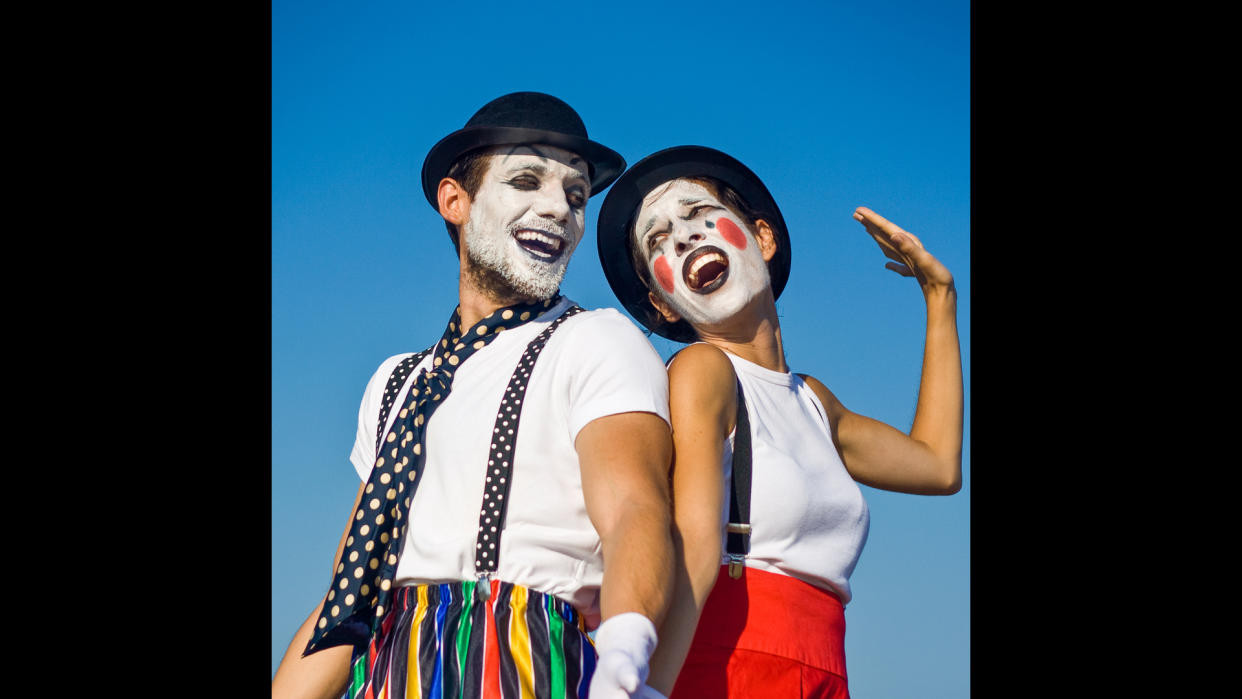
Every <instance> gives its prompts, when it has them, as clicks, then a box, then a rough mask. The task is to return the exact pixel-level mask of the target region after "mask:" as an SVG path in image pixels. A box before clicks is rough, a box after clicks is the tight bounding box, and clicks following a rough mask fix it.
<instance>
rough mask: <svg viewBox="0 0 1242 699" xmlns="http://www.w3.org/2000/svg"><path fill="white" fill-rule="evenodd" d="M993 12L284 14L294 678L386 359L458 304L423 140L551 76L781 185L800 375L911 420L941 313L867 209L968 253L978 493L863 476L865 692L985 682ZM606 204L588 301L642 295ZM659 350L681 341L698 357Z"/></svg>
mask: <svg viewBox="0 0 1242 699" xmlns="http://www.w3.org/2000/svg"><path fill="white" fill-rule="evenodd" d="M969 14H970V6H969V3H967V2H956V1H950V2H897V1H890V0H880V1H874V2H868V3H838V2H767V3H742V2H712V3H675V4H672V5H670V6H667V7H666V6H664V3H658V2H648V1H647V0H641V1H638V2H624V3H610V4H602V3H569V2H556V3H530V4H513V3H503V4H502V3H491V2H476V3H471V4H469V5H467V4H466V3H455V4H454V3H427V4H419V3H408V2H405V3H401V2H386V1H381V2H372V3H365V4H364V3H344V2H305V1H303V2H296V3H292V2H284V1H283V0H282V1H278V2H275V3H273V5H272V64H271V69H272V399H271V400H272V467H271V468H272V471H271V475H272V552H273V554H272V671H273V672H274V671H275V668H276V665H277V664H278V662H279V660H280V656H281V655H282V654H283V652H284V649H285V647H286V645H287V644H288V641H289V639H290V637H291V636H292V634H293V632H294V630H295V629H296V628H297V626H298V624H299V623H300V622H301V621H302V620H303V619H304V618H305V616H306V615H307V614H308V613H309V612H310V610H311V608H312V607H313V606H314V605H315V604H316V603H317V601H318V599H319V598H320V596H321V595H322V594H323V593H324V591H325V590H326V585H327V584H328V579H329V575H330V571H331V568H332V566H333V564H334V561H333V560H332V555H333V552H334V550H335V547H336V543H337V540H338V538H339V536H340V532H341V530H342V528H343V527H344V525H345V522H346V519H347V518H348V516H349V514H350V513H349V507H350V504H351V503H352V499H353V494H354V492H355V491H356V489H357V485H358V481H357V475H356V474H355V473H354V471H353V468H352V467H351V466H350V464H349V461H348V455H349V451H350V448H351V446H352V444H353V437H354V431H355V429H356V420H357V410H358V401H359V399H360V398H361V396H362V389H363V387H364V385H365V383H366V381H367V379H368V378H369V377H370V375H371V373H372V372H374V370H375V368H376V367H377V366H378V365H379V363H380V362H381V361H382V360H383V359H384V358H385V357H388V356H390V355H392V354H396V353H398V352H403V351H414V350H418V349H422V348H424V347H426V346H428V345H430V344H431V343H432V342H434V341H435V340H436V339H437V338H438V337H439V334H440V332H441V331H442V329H443V326H444V323H445V322H446V320H447V318H448V316H449V314H450V313H451V312H452V310H453V307H454V305H455V303H456V289H457V267H456V261H455V258H454V255H453V250H452V246H451V244H450V243H449V241H448V237H447V235H446V234H445V232H444V226H443V223H442V220H441V219H440V218H439V216H438V215H437V214H436V213H435V212H434V211H433V210H432V209H431V207H430V206H428V204H427V202H426V201H425V200H424V199H423V196H422V193H421V191H420V186H419V170H420V168H421V166H422V160H423V157H424V156H425V155H426V153H427V150H428V149H429V148H430V147H431V146H432V145H433V144H434V143H435V142H436V141H438V140H439V139H440V138H441V137H443V136H444V135H446V134H448V133H449V132H450V131H453V130H455V129H457V128H459V127H461V126H462V125H463V124H464V123H465V121H466V119H468V118H469V117H470V115H471V114H473V113H474V111H475V110H477V109H478V108H479V107H481V106H482V105H483V104H484V103H486V102H487V101H489V100H491V99H493V98H495V97H497V96H499V95H501V94H504V93H507V92H513V91H517V90H538V91H542V92H548V93H551V94H553V95H556V96H558V97H560V98H562V99H564V100H566V101H567V102H569V104H571V105H572V106H573V107H574V108H575V109H576V110H577V111H578V113H579V114H580V115H582V117H583V120H584V121H585V122H586V125H587V129H588V131H589V133H590V135H591V137H592V138H593V139H595V140H598V141H600V142H602V143H604V144H605V145H607V146H609V147H611V148H613V149H614V150H617V151H618V152H620V153H621V154H622V155H623V156H624V157H625V158H626V160H627V161H628V162H630V163H634V162H637V161H638V160H639V159H640V158H642V157H643V156H646V155H648V154H650V153H652V152H654V151H656V150H659V149H661V148H665V147H668V146H673V145H682V144H699V145H707V146H711V147H714V148H719V149H721V150H723V151H725V152H727V153H730V154H732V155H734V156H735V157H737V158H739V159H740V160H742V161H743V162H744V163H746V164H747V165H748V166H750V167H751V169H753V170H754V171H755V172H756V173H758V174H759V176H760V177H762V178H763V179H764V181H765V183H766V184H767V186H768V188H769V189H770V190H771V191H772V193H773V195H774V196H775V197H776V200H777V202H778V203H779V204H780V207H781V210H782V212H783V214H784V216H785V220H786V221H787V223H788V225H789V229H790V236H791V239H792V249H793V267H792V271H791V276H790V281H789V285H788V286H787V288H786V289H785V292H784V294H783V296H782V297H781V299H780V301H779V302H778V304H777V307H778V311H779V312H780V314H781V324H782V330H783V333H784V339H785V347H786V354H787V358H788V361H789V364H790V366H791V367H792V368H793V369H794V371H798V372H800V373H808V374H811V375H813V376H815V377H817V378H819V379H820V380H822V381H823V382H824V383H825V384H827V385H828V387H829V388H830V389H832V390H833V392H834V393H836V395H837V396H838V397H839V398H840V399H841V400H842V401H843V402H844V403H845V405H846V406H847V407H849V408H850V409H852V410H854V411H855V412H859V413H862V414H864V415H868V416H870V417H874V418H876V419H879V420H883V421H884V422H887V423H889V424H891V425H894V426H896V427H898V428H900V429H909V426H910V421H911V419H912V418H913V415H914V405H915V400H916V398H917V388H918V379H919V369H920V363H921V361H922V350H923V333H924V323H925V311H924V306H923V301H922V295H921V294H920V293H919V290H918V287H917V284H916V283H915V282H914V281H913V280H910V279H906V278H903V277H899V276H897V275H896V274H894V273H892V272H890V271H888V270H886V269H885V268H884V263H885V262H886V261H887V258H885V257H884V256H883V255H882V254H881V253H880V251H879V249H878V248H877V247H876V246H875V243H874V242H873V241H872V240H871V239H870V237H869V236H867V235H866V234H865V233H864V232H863V230H862V227H861V226H859V225H858V224H857V223H856V222H855V221H853V219H852V218H851V217H850V215H851V212H852V211H853V209H854V208H855V207H856V206H859V205H865V206H869V207H871V208H872V209H874V210H875V211H877V212H878V213H880V214H881V215H883V216H886V217H887V218H889V219H890V220H892V221H894V222H896V223H898V224H899V225H901V226H903V227H905V228H906V229H908V230H910V231H911V232H913V233H915V234H916V235H918V236H919V237H920V238H921V240H922V241H923V243H924V245H925V246H926V247H927V248H928V249H929V250H930V251H931V252H932V253H933V254H935V255H936V256H937V257H939V258H940V259H941V260H942V261H943V262H945V264H946V265H947V266H948V267H949V269H950V270H952V272H953V273H954V276H955V277H956V280H957V287H958V292H959V305H958V323H959V333H960V337H961V343H962V358H963V368H964V370H965V378H966V389H967V401H966V435H965V436H966V446H965V449H964V453H963V471H964V476H965V478H964V486H963V488H962V491H961V492H960V493H958V494H957V495H953V496H951V497H947V498H943V497H937V498H933V497H919V496H913V495H902V494H896V493H886V492H882V491H878V490H875V489H871V488H867V487H865V486H863V493H864V495H865V497H866V498H867V501H868V503H869V505H870V507H871V532H870V537H869V539H868V542H867V546H866V548H865V549H864V551H863V554H862V557H861V559H860V561H859V564H858V567H857V569H856V570H855V573H854V576H853V579H852V585H853V588H854V595H855V596H854V601H853V602H851V603H850V605H849V606H848V607H847V609H846V621H847V625H848V631H847V633H846V658H847V662H848V665H849V672H850V686H851V690H852V692H853V694H854V695H855V696H859V697H867V698H868V699H885V698H888V697H892V698H900V697H922V698H928V697H965V696H968V695H969V692H970V679H969V672H970V664H969V654H970V640H971V639H970V553H971V552H970V498H971V494H970V493H971V463H970V410H971V403H970V399H969V391H970V22H969ZM602 199H603V197H602V196H600V197H595V198H592V199H591V203H590V205H589V206H588V208H587V232H586V238H585V239H584V240H583V242H582V244H581V245H580V247H579V248H578V252H577V254H576V255H575V257H574V260H573V262H572V263H571V264H570V267H569V273H568V275H567V277H566V279H565V282H564V284H563V285H562V290H563V291H565V292H566V294H567V295H569V296H570V297H571V298H573V299H574V300H576V301H577V302H579V303H580V304H581V305H583V306H585V307H588V308H598V307H604V306H616V305H617V304H616V302H615V299H614V297H613V295H612V292H611V290H610V289H609V288H608V285H607V283H606V282H605V281H604V278H603V273H602V271H601V270H600V267H599V261H598V257H597V256H596V253H595V218H596V216H597V215H598V212H599V205H600V203H601V201H602ZM652 339H653V345H654V346H655V348H656V350H657V351H659V352H660V354H661V355H662V356H665V357H667V356H668V355H670V354H671V353H672V352H673V351H675V350H676V349H677V348H678V347H679V345H677V344H675V343H672V342H669V341H666V340H663V339H661V338H659V337H658V336H655V337H653V338H652Z"/></svg>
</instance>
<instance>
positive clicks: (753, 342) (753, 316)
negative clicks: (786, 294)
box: [695, 290, 789, 373]
mask: <svg viewBox="0 0 1242 699" xmlns="http://www.w3.org/2000/svg"><path fill="white" fill-rule="evenodd" d="M695 331H696V332H698V335H699V340H701V341H703V342H706V343H708V344H710V345H714V346H716V347H719V348H720V349H722V350H725V351H726V352H729V353H730V354H734V355H737V356H738V357H741V358H742V359H745V360H746V361H748V362H751V363H753V364H758V365H759V366H761V367H763V368H764V369H770V370H772V371H779V372H781V373H788V372H789V367H788V366H787V365H786V364H785V346H784V344H782V342H781V324H780V320H779V319H778V318H777V317H776V301H775V300H774V299H773V298H772V294H771V291H770V290H769V291H768V293H766V294H763V295H761V296H759V297H757V298H756V299H755V303H753V304H751V305H750V306H749V307H748V308H746V309H744V310H743V311H742V312H740V313H738V314H737V315H735V316H733V317H732V318H730V319H729V322H727V323H725V324H722V325H720V326H716V327H711V328H708V327H696V328H695Z"/></svg>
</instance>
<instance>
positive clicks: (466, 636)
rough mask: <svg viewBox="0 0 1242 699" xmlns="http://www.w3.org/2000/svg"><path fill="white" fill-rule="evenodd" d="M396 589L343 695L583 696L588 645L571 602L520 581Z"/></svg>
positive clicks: (415, 698) (457, 698)
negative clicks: (486, 593) (483, 593)
mask: <svg viewBox="0 0 1242 699" xmlns="http://www.w3.org/2000/svg"><path fill="white" fill-rule="evenodd" d="M477 584H479V583H476V582H475V581H473V580H468V581H465V582H457V583H447V584H440V585H418V586H410V587H401V588H399V589H398V590H397V591H396V592H395V593H394V595H393V600H392V604H393V609H392V611H391V612H389V613H388V615H387V616H386V617H385V618H384V622H383V624H382V626H381V627H380V632H379V633H378V634H376V636H374V637H372V639H371V643H370V646H369V647H368V648H367V652H366V654H365V655H363V656H360V657H359V658H356V659H355V666H354V675H353V683H352V684H351V686H350V691H349V694H348V697H349V699H585V697H586V695H587V689H588V687H590V684H591V675H592V673H593V672H594V670H595V647H594V644H593V643H592V641H591V639H590V638H589V637H588V636H587V633H586V628H585V623H584V621H583V620H582V617H581V616H580V615H579V614H578V612H577V611H576V610H574V608H573V607H572V606H570V605H569V604H568V603H567V602H564V601H562V600H560V599H557V598H556V597H553V596H551V595H545V594H543V593H541V592H535V591H534V590H529V589H527V588H525V587H523V586H521V585H514V584H512V583H507V582H501V581H499V580H492V581H490V586H491V596H490V597H488V598H487V599H486V600H480V599H479V598H478V596H477V595H476V593H475V587H476V585H477Z"/></svg>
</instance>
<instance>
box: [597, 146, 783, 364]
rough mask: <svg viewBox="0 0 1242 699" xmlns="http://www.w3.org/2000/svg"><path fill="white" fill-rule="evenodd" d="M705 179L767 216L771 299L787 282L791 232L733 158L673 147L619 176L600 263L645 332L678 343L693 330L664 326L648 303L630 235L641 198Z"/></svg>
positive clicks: (600, 229)
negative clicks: (771, 238) (771, 243)
mask: <svg viewBox="0 0 1242 699" xmlns="http://www.w3.org/2000/svg"><path fill="white" fill-rule="evenodd" d="M702 175H706V176H709V177H714V178H716V179H718V180H720V181H722V182H724V183H725V184H727V185H729V186H730V187H732V188H733V189H735V190H736V191H737V192H738V194H741V195H742V198H743V199H745V200H746V202H747V203H748V204H750V206H751V207H752V208H754V209H756V210H759V211H765V212H767V213H768V214H769V215H770V216H771V218H773V219H774V220H771V221H768V224H769V225H771V226H772V230H773V231H774V232H775V234H776V242H777V246H776V255H775V256H774V257H773V258H772V260H771V261H770V262H769V263H768V271H769V275H770V278H771V281H772V296H773V297H774V298H780V296H781V292H782V291H784V290H785V283H786V282H787V281H789V267H790V264H791V261H792V259H793V258H792V256H791V254H790V249H789V231H788V230H787V229H786V227H785V219H784V217H783V216H781V211H780V207H778V206H777V205H776V200H775V199H773V198H772V194H771V193H770V192H769V191H768V188H767V187H765V186H764V184H763V181H762V180H760V179H759V177H758V175H756V174H755V173H754V172H751V170H750V168H748V167H746V166H745V165H743V164H742V163H741V162H739V161H738V160H737V159H736V158H734V157H732V156H730V155H728V154H726V153H722V152H721V151H718V150H716V149H714V148H707V147H705V146H676V147H673V148H666V149H664V150H661V151H658V152H656V153H652V154H651V155H649V156H647V157H646V158H643V159H642V160H640V161H638V162H637V163H635V164H634V167H631V168H630V169H629V170H626V171H625V174H623V175H621V177H620V178H618V179H617V181H616V182H615V183H613V185H612V189H610V190H609V191H608V196H607V197H605V199H604V203H603V205H602V206H601V207H600V210H599V221H598V223H597V225H596V229H595V236H596V242H597V243H598V245H599V261H600V264H602V265H603V267H604V276H605V277H606V278H607V279H608V285H609V286H611V287H612V291H613V293H614V294H616V295H617V300H618V301H620V302H621V305H623V306H625V308H626V310H628V311H629V312H630V315H632V316H633V317H634V319H635V320H637V321H639V322H640V323H642V324H643V325H644V326H645V327H646V328H647V329H648V330H651V331H652V332H654V333H656V334H657V335H660V336H662V337H666V338H668V339H670V340H674V341H676V342H693V341H694V339H695V338H696V335H695V332H694V329H693V328H692V327H690V324H689V323H687V322H686V321H685V320H679V321H678V322H676V323H673V324H668V323H666V322H664V321H663V318H661V317H660V316H659V313H658V312H657V311H656V310H655V308H654V307H652V305H651V302H650V301H648V300H647V291H648V290H647V287H646V286H645V285H644V284H643V282H642V279H641V278H640V277H639V276H638V272H637V271H635V269H634V265H633V263H632V262H631V261H630V252H629V244H630V241H629V238H628V235H627V234H628V231H629V228H630V223H631V221H632V220H633V218H634V216H635V215H637V213H638V209H639V206H640V205H641V204H642V201H643V197H645V196H647V193H648V192H650V191H651V190H652V189H655V188H656V187H658V186H660V185H661V184H663V183H665V182H668V181H670V180H675V179H678V178H680V177H694V176H702Z"/></svg>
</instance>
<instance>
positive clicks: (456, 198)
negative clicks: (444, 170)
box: [436, 177, 470, 228]
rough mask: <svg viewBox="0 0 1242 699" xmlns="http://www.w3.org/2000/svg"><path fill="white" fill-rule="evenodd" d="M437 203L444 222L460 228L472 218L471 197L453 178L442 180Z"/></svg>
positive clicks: (438, 189)
mask: <svg viewBox="0 0 1242 699" xmlns="http://www.w3.org/2000/svg"><path fill="white" fill-rule="evenodd" d="M436 203H437V204H439V206H440V215H441V216H443V217H444V220H445V221H448V222H449V223H451V224H453V225H454V226H457V227H458V228H461V225H462V224H463V223H465V222H466V221H467V219H469V218H470V195H469V194H467V193H466V188H465V187H462V186H461V183H459V182H458V181H457V180H455V179H453V178H452V177H445V178H444V179H442V180H440V185H439V186H438V187H437V188H436Z"/></svg>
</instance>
